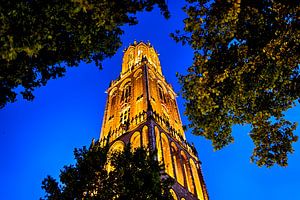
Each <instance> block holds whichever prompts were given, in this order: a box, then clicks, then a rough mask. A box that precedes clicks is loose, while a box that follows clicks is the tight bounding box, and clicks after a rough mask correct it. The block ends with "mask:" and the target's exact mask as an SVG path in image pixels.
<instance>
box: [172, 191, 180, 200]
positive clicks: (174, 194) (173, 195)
mask: <svg viewBox="0 0 300 200" xmlns="http://www.w3.org/2000/svg"><path fill="white" fill-rule="evenodd" d="M170 193H171V195H172V197H173V199H174V200H178V198H177V195H176V193H175V192H174V190H173V189H170Z"/></svg>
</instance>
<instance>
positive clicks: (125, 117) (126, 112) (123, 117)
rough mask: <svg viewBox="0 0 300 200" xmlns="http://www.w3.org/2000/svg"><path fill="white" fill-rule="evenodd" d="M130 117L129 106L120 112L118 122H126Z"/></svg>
mask: <svg viewBox="0 0 300 200" xmlns="http://www.w3.org/2000/svg"><path fill="white" fill-rule="evenodd" d="M129 117H130V107H128V108H126V109H124V110H123V111H122V112H121V114H120V123H121V124H126V123H127V122H128V121H129Z"/></svg>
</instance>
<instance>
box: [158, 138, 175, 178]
mask: <svg viewBox="0 0 300 200" xmlns="http://www.w3.org/2000/svg"><path fill="white" fill-rule="evenodd" d="M161 143H162V151H163V159H164V164H165V170H166V172H167V174H169V175H170V176H171V177H174V171H173V163H172V157H171V150H170V145H169V139H168V137H167V136H166V134H164V133H161Z"/></svg>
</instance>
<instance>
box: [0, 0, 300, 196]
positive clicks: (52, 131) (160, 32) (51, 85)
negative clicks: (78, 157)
mask: <svg viewBox="0 0 300 200" xmlns="http://www.w3.org/2000/svg"><path fill="white" fill-rule="evenodd" d="M176 2H177V3H173V1H172V3H171V2H170V1H169V9H170V11H171V15H172V17H171V18H170V19H169V20H166V19H164V18H163V16H162V15H161V14H160V11H159V10H158V9H155V10H154V11H152V12H151V13H142V14H139V15H138V19H139V24H138V25H136V26H130V27H127V26H126V27H124V30H125V34H124V35H123V36H122V42H123V46H122V48H121V49H119V51H118V52H117V54H116V55H115V56H113V57H112V58H111V59H106V60H105V61H104V63H103V66H104V69H103V70H99V69H97V67H95V65H94V64H93V63H92V64H84V63H82V64H81V65H80V66H79V67H74V68H69V69H68V70H67V73H66V76H65V77H63V78H60V79H56V80H51V81H49V82H48V84H47V85H46V86H45V87H41V88H38V89H37V90H35V92H34V95H35V97H36V98H35V100H34V101H33V102H27V101H25V100H22V99H21V98H18V101H17V102H16V103H13V104H9V105H7V106H6V107H5V108H4V109H2V110H0V123H1V126H0V152H1V156H0V199H3V200H11V199H12V200H14V199H22V200H23V199H24V200H27V199H39V198H40V197H42V196H43V191H42V189H41V182H42V180H43V178H45V177H46V176H47V175H48V174H49V175H52V176H53V177H55V178H57V177H58V175H59V172H60V169H61V168H62V167H63V166H64V165H67V164H72V163H74V158H73V149H74V148H76V147H77V148H78V147H82V146H84V145H85V146H89V144H90V142H91V140H92V139H93V138H95V139H98V138H99V134H100V129H101V123H102V118H103V114H104V106H105V101H106V93H105V90H106V89H107V88H108V85H109V82H110V81H111V80H113V79H116V78H117V77H118V76H119V74H120V71H121V63H122V55H123V50H124V49H125V48H126V47H128V45H129V44H130V43H133V41H134V40H137V41H145V42H147V41H150V43H151V44H152V45H153V46H154V48H155V49H156V50H157V51H158V52H159V54H160V61H161V65H162V70H163V74H164V76H165V77H166V79H167V81H168V82H169V83H171V84H172V86H173V88H174V90H175V91H176V92H179V91H180V86H179V84H178V82H177V78H176V76H175V74H176V72H179V73H185V71H186V69H187V67H189V66H190V65H191V63H192V58H193V55H192V50H191V49H190V48H189V47H188V46H182V45H181V44H176V43H175V42H174V41H173V40H172V39H171V38H170V37H169V34H170V33H171V32H174V31H175V30H176V29H180V28H182V27H183V22H182V20H183V19H184V17H185V14H184V13H183V11H182V10H181V7H182V4H183V1H182V0H180V1H176ZM177 102H178V105H179V110H180V113H181V118H182V121H183V123H184V124H187V120H186V117H185V116H184V115H183V112H184V107H183V104H184V101H183V99H182V98H181V97H178V98H177ZM299 112H300V106H299V105H298V106H297V107H296V108H294V109H292V110H290V111H288V112H287V113H286V117H287V119H290V120H293V121H298V122H300V120H299ZM249 130H250V129H249V126H236V127H234V128H233V135H234V137H235V143H234V144H231V145H229V146H228V147H226V148H224V149H222V150H220V151H217V152H214V151H213V149H212V146H211V142H210V141H207V140H205V139H203V138H200V137H197V136H193V135H191V134H190V133H189V131H188V132H186V135H187V140H188V141H190V142H193V143H194V144H195V146H196V148H197V150H198V153H199V157H200V160H201V161H202V171H203V175H204V179H205V181H206V185H207V189H208V193H209V196H210V199H211V200H241V199H242V200H253V199H255V200H266V199H267V200H268V199H270V200H271V199H272V200H283V199H284V200H294V199H295V200H299V199H300V192H299V190H300V189H299V188H300V143H299V142H297V143H296V144H295V145H294V148H295V153H294V154H293V155H290V156H289V166H288V167H286V168H281V167H277V166H275V167H273V168H271V169H267V168H259V167H257V166H256V165H255V164H251V163H250V156H251V153H252V149H253V144H252V141H251V139H250V137H249V136H248V132H249ZM297 135H299V128H298V129H297Z"/></svg>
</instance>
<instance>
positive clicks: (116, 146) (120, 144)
mask: <svg viewBox="0 0 300 200" xmlns="http://www.w3.org/2000/svg"><path fill="white" fill-rule="evenodd" d="M124 147H125V143H124V142H123V141H121V140H117V141H115V142H114V143H113V145H111V147H110V148H109V151H108V154H109V155H110V154H111V153H112V152H113V151H123V150H124Z"/></svg>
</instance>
